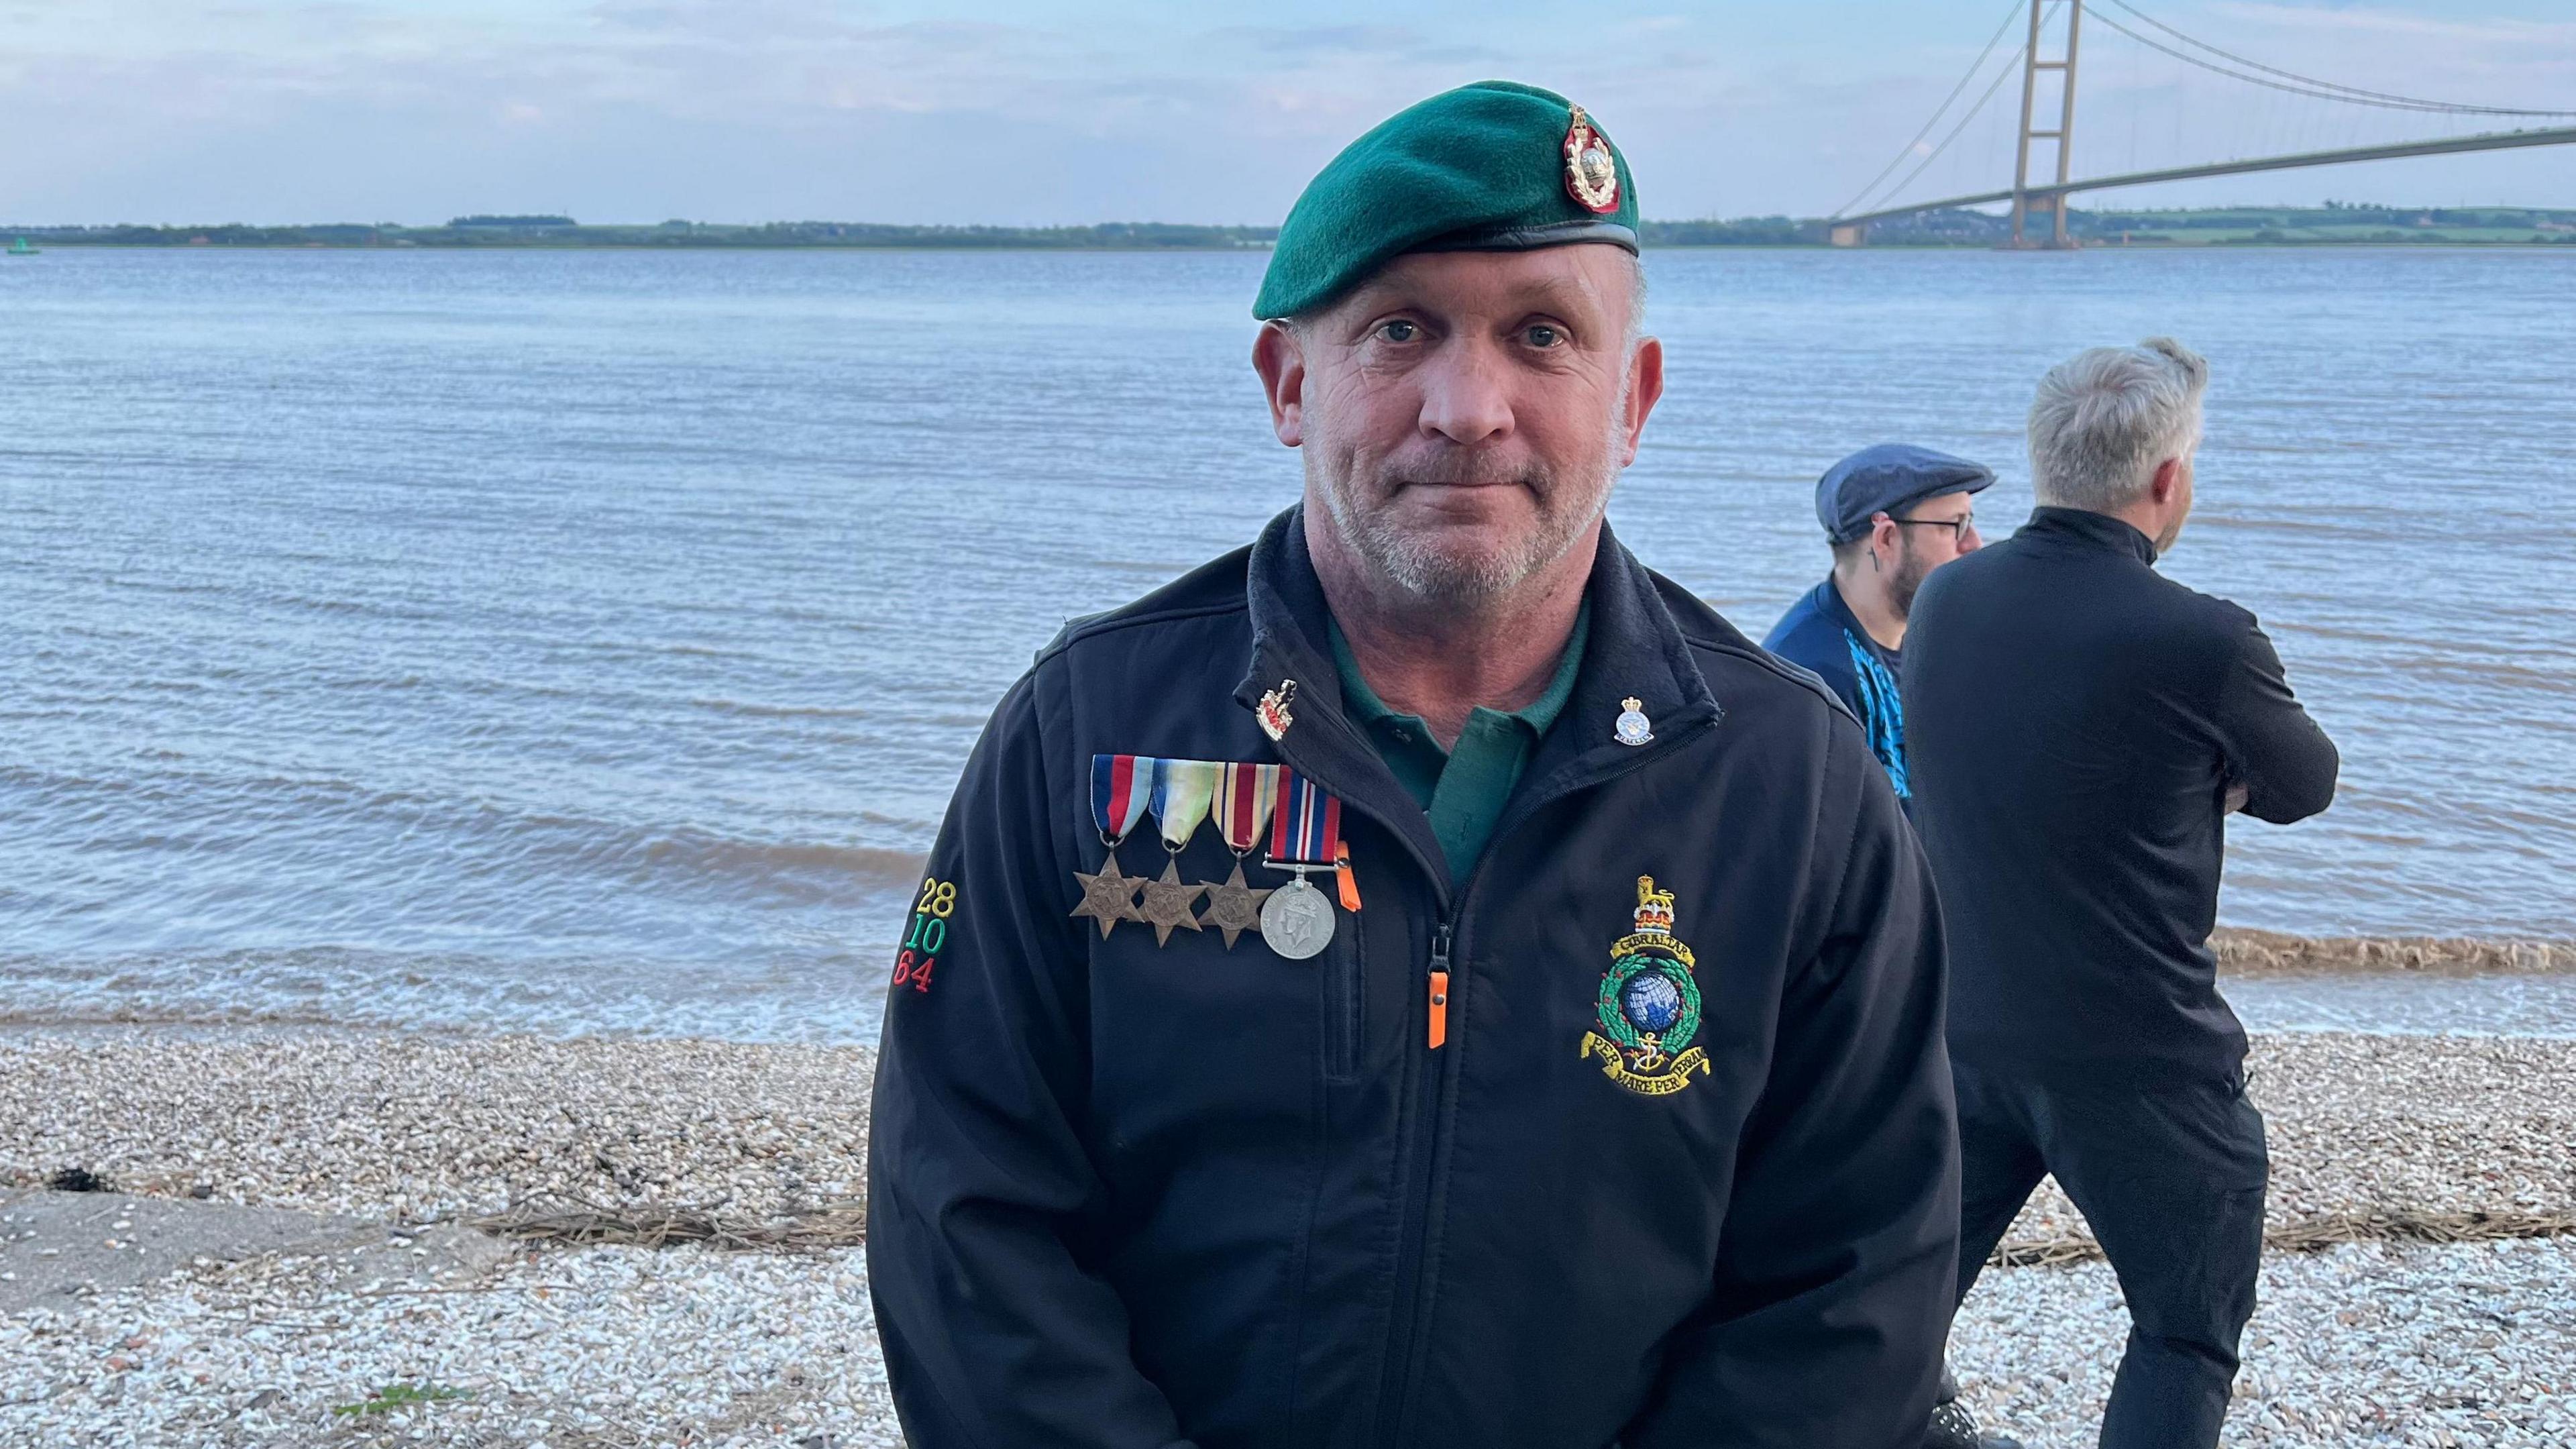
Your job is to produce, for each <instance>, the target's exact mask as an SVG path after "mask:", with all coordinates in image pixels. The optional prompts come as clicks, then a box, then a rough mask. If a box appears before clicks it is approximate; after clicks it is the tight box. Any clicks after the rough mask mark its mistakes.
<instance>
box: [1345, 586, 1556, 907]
mask: <svg viewBox="0 0 2576 1449" xmlns="http://www.w3.org/2000/svg"><path fill="white" fill-rule="evenodd" d="M1330 629H1331V633H1332V636H1333V665H1334V667H1335V668H1336V669H1337V670H1338V671H1340V673H1341V676H1342V702H1343V704H1344V705H1345V706H1346V708H1347V710H1348V712H1349V714H1350V717H1351V721H1352V723H1354V724H1357V725H1358V726H1359V727H1360V729H1361V730H1362V731H1363V732H1365V733H1366V734H1367V735H1368V737H1369V742H1370V743H1371V744H1374V745H1376V746H1377V752H1378V757H1379V758H1380V759H1383V760H1385V761H1386V767H1387V768H1388V769H1389V770H1392V771H1394V772H1395V778H1396V781H1397V782H1398V783H1399V784H1401V785H1403V786H1404V788H1405V790H1406V792H1407V793H1409V794H1411V795H1412V796H1413V799H1414V802H1415V803H1416V804H1418V805H1420V806H1421V807H1422V808H1423V810H1424V812H1425V813H1427V814H1429V815H1430V817H1431V833H1432V834H1433V835H1434V836H1436V837H1437V838H1438V839H1439V841H1440V853H1441V854H1442V855H1443V856H1446V857H1447V858H1448V862H1449V878H1450V879H1451V880H1452V881H1462V880H1465V879H1466V878H1467V872H1468V871H1469V870H1471V869H1473V868H1474V866H1475V864H1476V858H1477V857H1478V856H1480V855H1483V854H1484V853H1485V842H1486V841H1488V840H1490V839H1492V838H1493V834H1494V826H1495V824H1496V823H1497V822H1499V821H1500V820H1501V819H1502V818H1503V805H1504V802H1506V801H1508V800H1510V799H1511V798H1512V787H1513V786H1514V785H1517V784H1519V783H1520V778H1521V769H1522V767H1523V766H1525V765H1527V764H1528V763H1529V757H1530V751H1531V749H1532V748H1533V747H1535V746H1536V745H1537V744H1538V741H1539V737H1540V736H1541V735H1544V734H1546V733H1547V727H1548V726H1549V725H1552V724H1554V723H1556V717H1557V715H1558V714H1559V713H1560V712H1561V711H1563V710H1564V708H1565V702H1566V700H1568V699H1570V698H1572V697H1573V695H1574V676H1575V674H1576V672H1577V671H1579V670H1580V669H1581V668H1582V667H1583V642H1584V640H1585V639H1586V638H1587V637H1588V636H1589V635H1590V634H1591V632H1592V604H1591V601H1590V600H1586V601H1585V602H1584V605H1583V607H1582V609H1581V610H1579V611H1577V612H1576V614H1575V616H1574V632H1573V633H1572V634H1571V635H1568V636H1567V638H1566V641H1565V657H1564V658H1562V659H1560V660H1558V661H1557V665H1556V677H1555V678H1553V679H1550V680H1549V681H1548V683H1547V692H1546V693H1544V694H1541V695H1540V696H1539V697H1538V699H1537V700H1536V701H1534V702H1533V703H1531V704H1529V705H1527V706H1525V707H1523V708H1521V709H1517V710H1514V711H1512V712H1511V713H1510V714H1504V713H1503V712H1501V711H1500V710H1492V709H1487V708H1485V707H1484V706H1483V705H1478V706H1476V707H1475V708H1474V709H1473V710H1470V711H1468V714H1467V726H1466V728H1464V729H1462V730H1460V731H1459V732H1458V743H1457V745H1456V746H1455V747H1454V748H1452V749H1449V750H1446V751H1444V750H1442V749H1441V748H1440V742H1439V741H1438V740H1437V739H1434V738H1433V737H1432V734H1431V729H1430V727H1429V726H1428V725H1425V724H1424V723H1423V722H1422V721H1421V720H1420V719H1419V718H1417V717H1415V716H1413V715H1409V714H1397V713H1396V712H1395V711H1394V710H1392V709H1390V708H1388V707H1387V703H1386V701H1385V700H1382V699H1380V698H1378V697H1377V691H1376V690H1373V689H1371V688H1369V687H1368V681H1367V680H1365V679H1362V678H1361V677H1360V666H1359V661H1358V660H1357V659H1354V658H1352V657H1351V643H1350V641H1349V640H1348V639H1345V638H1343V637H1342V626H1341V625H1340V623H1338V622H1335V623H1333V624H1331V626H1330Z"/></svg>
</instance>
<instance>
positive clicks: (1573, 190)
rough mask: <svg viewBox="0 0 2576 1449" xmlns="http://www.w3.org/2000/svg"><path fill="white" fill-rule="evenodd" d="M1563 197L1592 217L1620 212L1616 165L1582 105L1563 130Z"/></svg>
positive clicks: (1608, 145)
mask: <svg viewBox="0 0 2576 1449" xmlns="http://www.w3.org/2000/svg"><path fill="white" fill-rule="evenodd" d="M1565 194H1566V195H1568V196H1571V197H1573V198H1574V199H1575V200H1576V201H1577V202H1579V203H1581V204H1582V206H1583V209H1584V210H1586V211H1589V212H1591V213H1592V214H1594V215H1595V216H1608V215H1609V214H1610V213H1612V212H1614V211H1617V210H1618V209H1619V163H1618V161H1617V160H1616V159H1615V158H1613V157H1612V156H1611V154H1610V143H1609V142H1608V141H1605V140H1603V139H1601V133H1600V132H1599V131H1596V130H1594V129H1592V118H1591V117H1589V116H1586V115H1585V114H1583V108H1582V107H1581V106H1576V107H1575V108H1574V115H1573V118H1572V119H1571V120H1569V121H1568V122H1567V123H1566V127H1565Z"/></svg>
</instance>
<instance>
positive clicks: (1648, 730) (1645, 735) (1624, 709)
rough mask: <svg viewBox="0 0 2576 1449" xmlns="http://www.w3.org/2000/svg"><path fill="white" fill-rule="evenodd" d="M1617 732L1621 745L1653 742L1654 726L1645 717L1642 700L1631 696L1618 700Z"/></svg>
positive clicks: (1649, 743)
mask: <svg viewBox="0 0 2576 1449" xmlns="http://www.w3.org/2000/svg"><path fill="white" fill-rule="evenodd" d="M1617 733H1618V736H1619V743H1621V744H1623V745H1651V744H1653V743H1654V742H1655V727H1654V725H1653V724H1652V723H1650V722H1649V721H1648V720H1647V718H1646V711H1645V704H1644V702H1643V701H1641V700H1638V699H1636V698H1635V697H1633V696H1632V697H1630V698H1627V699H1623V700H1621V701H1619V726H1618V731H1617Z"/></svg>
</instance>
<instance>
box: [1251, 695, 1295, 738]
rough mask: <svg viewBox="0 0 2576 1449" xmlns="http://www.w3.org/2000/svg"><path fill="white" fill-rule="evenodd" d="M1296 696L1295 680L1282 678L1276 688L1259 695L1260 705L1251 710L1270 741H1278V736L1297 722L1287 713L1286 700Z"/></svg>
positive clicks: (1286, 731)
mask: <svg viewBox="0 0 2576 1449" xmlns="http://www.w3.org/2000/svg"><path fill="white" fill-rule="evenodd" d="M1296 697H1297V681H1295V680H1293V679H1283V680H1281V681H1279V687H1278V688H1277V689H1274V690H1271V691H1269V692H1268V693H1266V694H1264V695H1262V696H1261V703H1260V705H1259V706H1258V707H1257V708H1255V709H1254V710H1253V716H1254V718H1256V719H1259V720H1260V721H1261V732H1262V733H1263V734H1265V735H1268V736H1270V740H1271V743H1273V744H1276V743H1278V741H1279V738H1280V736H1282V735H1285V734H1287V733H1288V727H1289V726H1290V725H1292V724H1295V723H1296V722H1297V720H1296V717H1295V716H1293V715H1291V714H1289V713H1288V701H1290V700H1292V699H1295V698H1296Z"/></svg>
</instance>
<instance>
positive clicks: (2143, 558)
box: [2016, 503, 2156, 564]
mask: <svg viewBox="0 0 2576 1449" xmlns="http://www.w3.org/2000/svg"><path fill="white" fill-rule="evenodd" d="M2021 531H2022V533H2027V534H2035V535H2037V536H2038V537H2041V538H2053V539H2063V540H2066V541H2068V542H2070V543H2077V544H2090V545H2092V546H2094V547H2097V548H2106V549H2109V550H2111V551H2112V552H2114V553H2126V554H2133V555H2135V556H2136V557H2137V560H2138V562H2140V563H2143V564H2153V563H2154V562H2155V561H2156V545H2155V541H2154V540H2153V539H2150V538H2148V537H2147V536H2146V535H2145V534H2143V533H2140V532H2139V531H2138V529H2137V527H2136V526H2135V525H2133V524H2131V523H2130V522H2129V521H2128V520H2126V519H2122V518H2113V517H2112V516H2111V515H2109V514H2107V513H2095V512H2094V511H2093V510H2091V509H2089V508H2059V507H2055V506H2054V505H2051V504H2046V503H2043V504H2041V505H2040V506H2039V507H2037V508H2034V509H2032V510H2031V511H2030V522H2028V523H2025V524H2023V525H2022V526H2021ZM2016 536H2018V535H2016Z"/></svg>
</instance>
